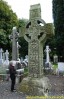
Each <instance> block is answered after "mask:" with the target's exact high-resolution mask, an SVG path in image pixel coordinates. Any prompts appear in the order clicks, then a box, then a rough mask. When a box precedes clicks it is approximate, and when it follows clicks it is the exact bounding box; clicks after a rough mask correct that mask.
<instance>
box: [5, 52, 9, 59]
mask: <svg viewBox="0 0 64 99" xmlns="http://www.w3.org/2000/svg"><path fill="white" fill-rule="evenodd" d="M8 56H9V52H8V50H6V52H5V58H6V60H9V57H8Z"/></svg>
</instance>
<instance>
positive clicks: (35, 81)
mask: <svg viewBox="0 0 64 99" xmlns="http://www.w3.org/2000/svg"><path fill="white" fill-rule="evenodd" d="M50 88H51V86H50V83H49V79H48V78H47V77H43V78H32V77H27V78H24V79H23V81H22V83H21V84H20V87H19V90H20V91H21V92H23V93H25V94H28V95H35V96H42V95H48V91H49V90H50Z"/></svg>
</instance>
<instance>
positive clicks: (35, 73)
mask: <svg viewBox="0 0 64 99" xmlns="http://www.w3.org/2000/svg"><path fill="white" fill-rule="evenodd" d="M29 18H30V19H29V21H28V23H27V24H26V26H25V28H24V31H25V33H24V38H25V40H26V41H27V42H28V56H29V59H28V77H27V78H25V79H23V81H22V82H21V84H20V86H21V87H20V90H21V91H22V92H24V93H26V94H30V95H45V94H47V90H48V89H49V80H48V78H46V77H43V68H44V66H43V46H44V43H45V41H46V38H47V36H49V35H50V34H53V33H48V32H47V28H46V27H47V25H46V23H45V21H44V20H42V19H41V6H40V4H36V5H32V6H31V7H30V16H29ZM40 24H42V25H40ZM48 27H49V26H48ZM49 32H50V28H49ZM42 77H43V78H42Z"/></svg>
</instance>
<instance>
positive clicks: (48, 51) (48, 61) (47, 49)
mask: <svg viewBox="0 0 64 99" xmlns="http://www.w3.org/2000/svg"><path fill="white" fill-rule="evenodd" d="M50 51H51V50H50V48H49V46H46V49H45V52H46V62H45V68H46V69H51V62H50V56H49V53H50Z"/></svg>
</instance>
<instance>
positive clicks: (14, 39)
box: [10, 27, 19, 60]
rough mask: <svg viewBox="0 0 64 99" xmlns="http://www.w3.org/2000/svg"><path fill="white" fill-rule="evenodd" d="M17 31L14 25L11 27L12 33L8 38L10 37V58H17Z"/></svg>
mask: <svg viewBox="0 0 64 99" xmlns="http://www.w3.org/2000/svg"><path fill="white" fill-rule="evenodd" d="M18 36H19V35H18V32H17V29H16V27H13V29H12V34H11V35H10V39H12V60H17V40H18Z"/></svg>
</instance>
